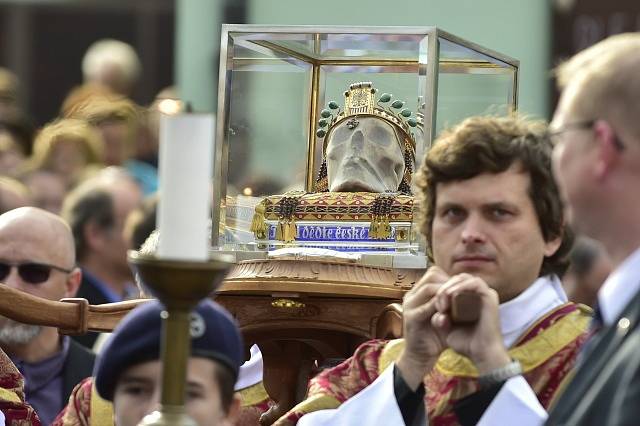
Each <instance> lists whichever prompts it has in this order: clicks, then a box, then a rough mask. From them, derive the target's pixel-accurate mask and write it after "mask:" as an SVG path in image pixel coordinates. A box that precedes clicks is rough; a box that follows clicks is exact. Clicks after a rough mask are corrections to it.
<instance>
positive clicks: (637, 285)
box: [598, 248, 640, 325]
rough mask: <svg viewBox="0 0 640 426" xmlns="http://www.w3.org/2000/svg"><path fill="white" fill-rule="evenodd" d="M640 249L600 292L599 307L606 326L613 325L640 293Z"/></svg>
mask: <svg viewBox="0 0 640 426" xmlns="http://www.w3.org/2000/svg"><path fill="white" fill-rule="evenodd" d="M638 271H640V248H638V249H636V251H634V252H633V253H631V255H630V256H629V257H627V258H626V259H625V260H624V262H622V263H621V264H620V266H618V267H617V268H616V269H615V270H614V271H613V272H612V273H611V274H610V275H609V277H608V278H607V279H606V281H605V282H604V284H602V287H601V288H600V291H598V306H599V308H600V312H601V314H602V319H603V321H604V323H605V324H606V325H611V324H613V323H614V322H615V320H617V319H618V317H619V316H620V315H621V314H622V311H624V308H626V307H627V305H628V304H629V302H630V301H631V299H632V298H633V296H635V295H636V293H637V292H638V291H640V274H639V273H638Z"/></svg>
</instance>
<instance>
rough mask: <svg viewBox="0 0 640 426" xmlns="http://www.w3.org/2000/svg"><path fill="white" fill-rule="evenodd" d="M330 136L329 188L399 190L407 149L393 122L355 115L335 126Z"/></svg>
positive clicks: (369, 190) (328, 141)
mask: <svg viewBox="0 0 640 426" xmlns="http://www.w3.org/2000/svg"><path fill="white" fill-rule="evenodd" d="M327 138H328V140H327V150H326V160H327V178H328V183H329V191H332V192H356V191H363V192H386V191H390V192H395V191H397V189H398V186H399V185H400V182H401V181H402V176H403V174H404V155H403V154H404V153H403V150H402V148H401V143H400V141H399V140H398V136H397V135H396V132H395V130H394V128H393V126H392V125H391V124H390V123H388V122H387V121H386V120H383V119H381V118H377V117H369V116H367V117H355V118H352V119H350V120H345V121H343V122H342V123H340V124H338V125H337V126H335V127H334V128H333V129H332V130H331V132H330V133H329V135H327Z"/></svg>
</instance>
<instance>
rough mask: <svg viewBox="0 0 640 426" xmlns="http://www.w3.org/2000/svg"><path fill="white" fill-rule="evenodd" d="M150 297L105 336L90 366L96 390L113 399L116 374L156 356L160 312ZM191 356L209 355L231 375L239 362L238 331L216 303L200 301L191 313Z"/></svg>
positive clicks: (157, 304)
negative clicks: (106, 337)
mask: <svg viewBox="0 0 640 426" xmlns="http://www.w3.org/2000/svg"><path fill="white" fill-rule="evenodd" d="M163 310H164V307H163V306H162V304H160V303H159V302H158V301H157V300H153V301H150V302H147V303H144V304H143V305H141V306H138V307H137V308H135V309H134V310H133V311H131V312H130V313H129V314H128V315H127V316H126V317H125V318H124V319H123V320H122V321H121V322H120V324H118V326H117V327H116V328H115V330H114V331H113V334H112V335H111V336H110V337H109V338H108V340H107V341H106V343H105V344H104V347H103V349H102V351H101V352H100V354H99V355H98V358H97V359H96V364H95V367H94V370H93V376H94V381H95V385H96V389H97V390H98V394H99V395H100V396H101V397H102V398H104V399H106V400H108V401H112V400H113V393H114V391H115V387H116V384H117V381H118V377H119V375H120V374H121V373H122V372H123V371H124V370H126V369H127V368H129V367H131V366H133V365H136V364H141V363H143V362H147V361H153V360H157V359H159V358H160V334H161V319H160V313H161V312H162V311H163ZM190 332H191V356H196V357H204V358H209V359H212V360H214V361H217V362H219V363H220V364H222V365H223V366H225V367H227V368H229V370H230V371H231V372H232V373H233V375H234V378H237V377H238V369H239V368H240V365H241V364H242V362H243V359H244V357H243V346H242V337H241V336H240V331H239V330H238V326H237V325H236V322H235V320H234V319H233V317H232V316H231V315H230V314H229V312H227V311H226V310H225V309H224V308H222V307H221V306H220V305H218V304H217V303H214V302H212V301H210V300H206V301H203V302H201V303H200V304H199V305H198V306H197V307H196V309H195V310H194V311H193V313H192V314H191V327H190Z"/></svg>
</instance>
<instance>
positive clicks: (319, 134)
mask: <svg viewBox="0 0 640 426" xmlns="http://www.w3.org/2000/svg"><path fill="white" fill-rule="evenodd" d="M326 134H327V132H325V131H324V130H322V129H318V131H317V132H316V136H317V137H319V138H324V137H325V135H326Z"/></svg>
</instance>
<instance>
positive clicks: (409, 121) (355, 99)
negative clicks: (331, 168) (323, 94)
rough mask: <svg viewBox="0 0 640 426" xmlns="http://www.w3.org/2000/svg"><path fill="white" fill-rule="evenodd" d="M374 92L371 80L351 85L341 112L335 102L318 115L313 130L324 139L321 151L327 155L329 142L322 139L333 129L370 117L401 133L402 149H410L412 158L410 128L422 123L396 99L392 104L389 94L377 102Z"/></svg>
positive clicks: (414, 143) (414, 139) (412, 138)
mask: <svg viewBox="0 0 640 426" xmlns="http://www.w3.org/2000/svg"><path fill="white" fill-rule="evenodd" d="M377 92H378V90H377V89H376V88H374V87H373V84H372V83H371V82H370V81H364V82H360V83H353V84H351V85H350V86H349V90H347V91H345V92H344V109H342V110H340V106H339V105H338V103H337V102H335V101H330V102H329V103H328V104H327V107H328V108H326V109H323V110H322V111H321V112H320V119H319V120H318V130H317V131H316V136H318V137H319V138H321V139H324V141H323V152H326V149H327V141H328V139H329V138H325V136H327V135H329V133H330V132H331V129H332V128H333V127H335V126H336V125H338V124H340V123H342V122H343V121H345V120H353V119H354V118H355V117H356V116H367V115H369V116H374V117H379V118H381V119H383V120H385V121H387V122H389V123H390V124H392V125H393V126H394V127H396V128H397V129H398V130H400V132H401V133H402V135H403V136H404V141H402V142H404V144H405V146H403V147H402V148H403V149H405V148H409V150H410V151H411V154H412V155H413V156H414V159H415V150H416V137H415V135H414V133H413V131H412V129H413V128H416V127H418V126H420V125H422V123H421V121H420V120H418V118H417V117H416V116H415V115H414V114H413V113H412V112H411V110H410V109H408V108H404V105H405V103H404V102H403V101H401V100H399V99H396V100H393V101H392V98H393V96H392V95H391V94H389V93H383V94H382V95H380V97H379V98H378V99H376V93H377ZM354 123H356V122H354ZM347 126H349V122H347ZM354 127H355V126H354Z"/></svg>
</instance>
